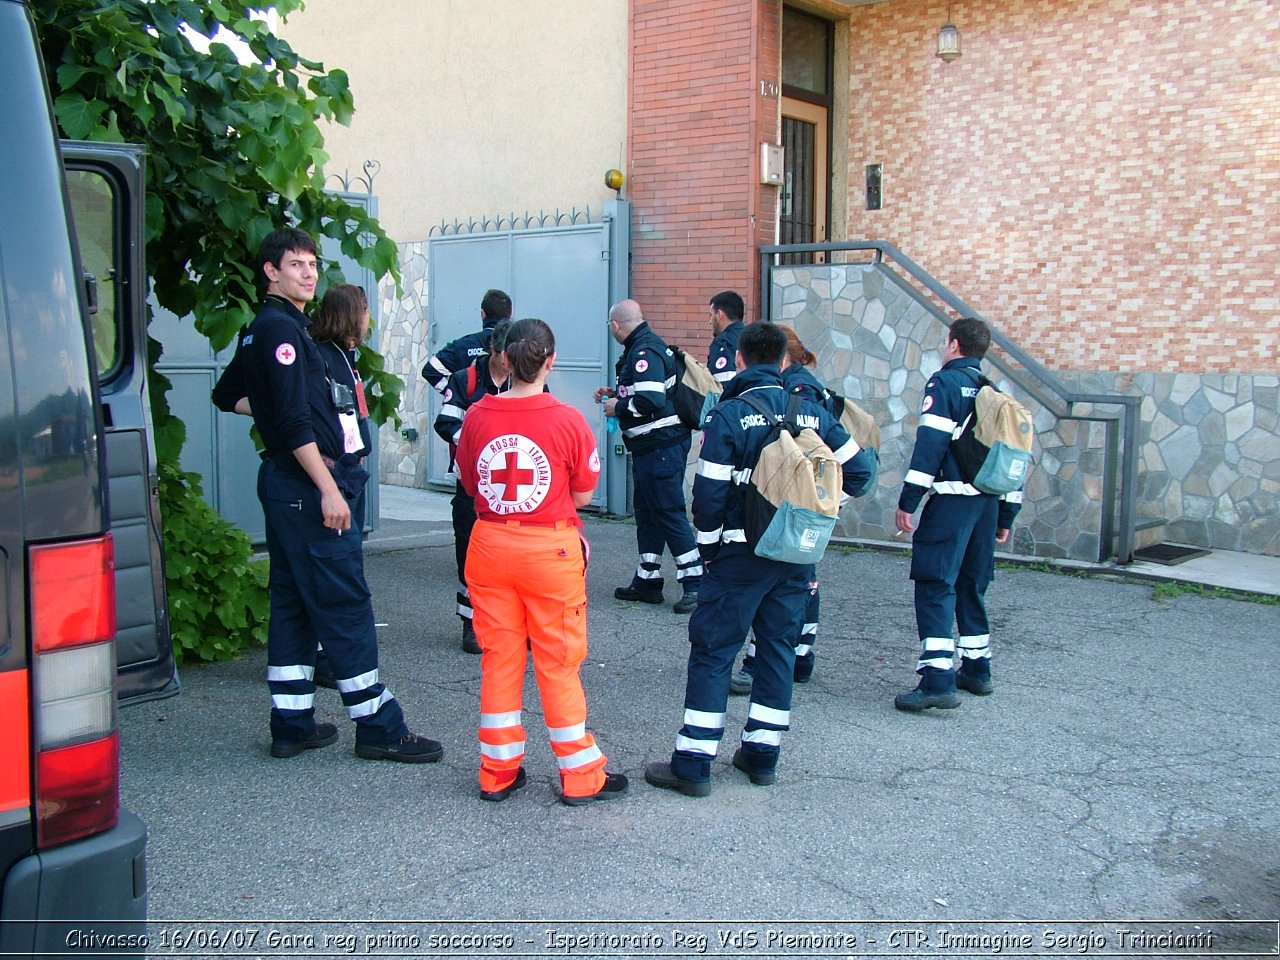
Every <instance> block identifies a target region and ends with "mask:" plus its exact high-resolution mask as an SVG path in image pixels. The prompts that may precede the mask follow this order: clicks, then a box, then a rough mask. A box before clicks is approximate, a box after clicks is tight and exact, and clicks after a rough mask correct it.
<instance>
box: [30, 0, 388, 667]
mask: <svg viewBox="0 0 1280 960" xmlns="http://www.w3.org/2000/svg"><path fill="white" fill-rule="evenodd" d="M257 5H258V6H260V5H261V4H260V3H258V4H257ZM273 6H274V9H275V11H276V12H277V14H278V15H279V16H280V17H282V18H283V17H285V16H287V15H288V14H289V13H290V12H292V11H294V10H297V9H299V8H301V6H302V3H301V0H276V2H275V3H274V4H273ZM254 9H255V8H254V6H251V5H250V4H249V3H246V2H243V0H32V2H31V10H32V14H33V16H34V18H35V22H36V27H37V30H38V32H39V35H40V45H41V52H42V55H43V58H44V62H45V72H46V75H47V76H48V78H49V85H50V88H51V93H52V95H53V101H54V112H55V116H56V118H57V122H58V125H59V127H60V128H61V132H62V134H63V135H64V136H66V137H68V138H70V139H74V140H98V141H106V142H129V143H140V144H142V145H144V146H145V147H146V151H147V196H146V220H147V223H146V244H147V249H146V256H147V267H148V272H149V274H150V279H151V283H152V290H153V292H154V294H155V298H156V300H158V301H159V303H160V304H161V305H162V306H164V307H165V308H166V309H168V310H170V311H172V312H173V313H175V314H176V315H178V316H180V317H185V316H188V315H191V316H192V317H193V318H194V322H195V327H196V329H197V330H198V331H199V332H200V333H202V334H203V335H204V336H205V337H207V338H208V339H209V342H210V344H211V345H212V346H213V348H214V349H215V350H220V349H222V348H223V347H225V346H227V345H228V344H229V343H230V342H231V341H232V339H233V338H234V337H235V335H236V334H237V332H238V331H239V330H240V329H241V327H243V326H245V325H246V324H248V323H249V322H250V321H251V320H252V319H253V315H254V311H255V309H256V307H257V305H258V302H259V294H258V289H257V285H256V282H255V270H256V265H255V257H256V254H257V249H258V245H259V244H260V243H261V242H262V239H263V238H264V237H265V236H266V235H267V234H268V233H270V232H271V231H272V230H273V229H275V228H276V227H279V226H283V225H285V224H292V225H296V226H298V227H300V228H301V229H303V230H306V231H307V232H309V233H311V234H312V235H313V236H320V235H322V234H323V235H324V236H326V237H329V238H331V239H333V240H336V241H337V242H338V243H339V245H340V247H341V249H342V252H343V253H344V254H345V255H347V256H349V257H351V258H352V259H354V260H355V261H356V262H357V263H359V264H360V265H361V266H362V267H366V268H368V269H369V270H370V271H372V273H373V275H374V276H375V277H377V278H379V279H381V278H382V277H384V276H387V275H388V274H390V275H391V276H392V277H393V278H394V279H395V281H396V283H397V284H398V283H399V280H400V275H399V272H398V269H397V266H396V247H395V244H394V243H393V242H392V241H391V240H390V239H389V238H388V237H387V235H386V234H385V233H384V232H383V230H382V228H381V227H380V226H379V225H378V222H377V220H376V219H374V218H373V217H371V216H369V214H368V213H367V212H366V211H365V210H364V209H363V208H361V207H357V206H352V205H351V204H349V203H347V202H346V201H344V200H342V199H341V198H339V197H336V196H333V195H332V194H329V193H326V192H325V190H324V165H325V163H326V162H327V161H328V159H329V157H328V154H326V153H325V151H324V136H323V134H322V132H321V130H320V126H319V124H320V123H321V122H326V121H329V122H336V123H342V124H347V123H350V121H351V116H352V112H353V110H354V102H353V99H352V96H351V89H350V85H349V83H348V80H347V75H346V74H345V73H343V72H342V71H341V70H327V71H326V69H325V67H324V65H323V64H321V63H318V62H316V61H313V60H307V59H304V58H302V57H300V56H298V55H297V54H296V53H295V52H294V51H293V49H292V48H291V47H290V46H289V44H288V43H287V42H285V41H284V40H282V39H281V38H279V37H277V36H274V35H272V33H271V32H270V30H269V29H268V28H267V25H266V24H265V23H263V22H262V21H261V20H260V19H256V18H255V17H254V16H253V15H252V11H253V10H254ZM219 28H221V29H222V30H224V31H227V32H229V33H230V34H232V35H234V36H235V37H236V38H238V40H239V41H240V42H241V43H242V44H243V45H244V46H246V47H247V48H248V49H249V51H251V53H252V55H253V57H254V58H256V62H253V61H251V62H245V63H242V62H241V61H240V60H239V59H238V58H237V56H236V54H235V53H234V52H233V51H232V49H231V47H230V46H228V45H227V44H226V43H224V42H220V41H216V40H215V41H214V42H212V43H210V44H209V48H208V52H207V53H202V52H200V51H199V50H198V49H197V48H196V47H195V46H193V43H192V40H191V39H190V36H189V35H188V34H187V33H186V32H184V31H185V30H187V29H189V30H194V31H195V32H197V33H199V34H201V35H203V36H204V37H214V36H215V35H216V34H218V31H219ZM342 279H343V278H342V276H341V272H340V271H339V269H338V268H337V266H336V265H335V264H332V263H331V264H327V265H326V266H325V271H324V276H323V278H322V290H321V291H320V292H321V293H323V287H324V286H328V285H331V284H334V283H339V282H342ZM148 353H149V361H150V366H151V371H150V378H151V380H150V383H151V396H152V415H153V423H154V426H155V442H156V451H157V455H158V460H159V464H158V467H159V472H160V493H161V506H162V511H163V514H164V541H165V553H166V558H167V559H166V562H167V580H168V585H169V605H170V625H171V628H172V632H173V637H174V650H175V653H176V654H177V656H178V657H179V659H181V658H182V657H183V656H184V655H185V656H193V657H195V658H197V659H205V660H212V659H223V658H226V657H228V656H233V655H234V654H235V653H236V652H238V651H239V650H241V649H243V648H244V647H245V646H247V645H250V644H253V643H261V642H263V641H264V640H265V637H266V616H267V609H268V597H267V588H266V564H264V563H253V562H252V561H251V560H250V557H251V555H252V546H251V544H250V543H249V540H248V538H247V537H245V536H244V535H243V534H242V533H240V531H238V530H236V529H235V528H234V527H232V526H231V525H230V524H229V523H227V522H226V521H225V520H223V519H222V518H221V517H219V516H218V514H217V513H216V512H215V511H214V510H212V509H211V508H210V507H209V506H208V505H207V504H206V503H205V502H204V500H203V498H202V497H201V493H200V482H199V477H198V476H196V475H194V474H189V473H184V472H182V471H181V469H180V468H179V467H178V456H179V454H180V453H181V450H182V444H183V441H184V439H185V432H186V431H185V428H184V426H183V424H182V422H181V421H180V420H178V419H177V418H176V417H174V416H172V415H171V414H170V413H169V410H168V404H167V402H166V394H167V393H168V390H169V382H168V381H167V380H166V379H165V378H164V377H163V376H160V375H159V374H157V373H156V371H155V363H156V362H157V361H158V360H159V357H160V348H159V344H158V343H157V342H156V341H155V340H152V339H150V338H148ZM360 369H361V373H362V376H363V378H364V381H365V386H366V395H367V397H368V400H369V407H370V413H371V414H372V416H373V418H374V420H375V421H376V422H378V423H381V422H383V421H385V420H388V419H389V420H392V421H394V422H395V423H396V424H397V425H398V423H399V417H398V415H397V413H396V410H397V407H398V406H399V404H400V394H401V391H402V390H403V388H404V385H403V383H402V382H401V380H400V379H399V378H398V377H397V376H395V375H394V374H392V373H390V372H388V371H387V370H385V369H384V364H383V360H382V357H380V356H379V355H378V354H377V353H376V352H375V351H372V350H370V349H369V348H367V347H362V349H361V353H360Z"/></svg>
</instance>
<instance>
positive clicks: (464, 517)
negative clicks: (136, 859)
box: [449, 481, 476, 623]
mask: <svg viewBox="0 0 1280 960" xmlns="http://www.w3.org/2000/svg"><path fill="white" fill-rule="evenodd" d="M449 503H450V505H451V506H452V507H453V559H454V561H455V562H456V563H457V565H458V583H459V584H460V586H459V587H458V593H457V598H458V616H459V617H461V618H462V620H463V621H464V622H467V623H470V622H471V619H472V616H471V591H470V590H468V589H467V572H466V571H467V550H468V549H469V548H470V547H471V531H472V529H473V528H474V527H475V525H476V502H475V500H473V499H472V497H471V494H469V493H467V491H466V490H463V489H462V481H458V487H457V489H456V490H454V492H453V499H452V500H450V501H449Z"/></svg>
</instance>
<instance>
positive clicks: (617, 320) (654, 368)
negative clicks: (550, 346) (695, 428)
mask: <svg viewBox="0 0 1280 960" xmlns="http://www.w3.org/2000/svg"><path fill="white" fill-rule="evenodd" d="M609 330H610V332H611V333H612V334H613V338H614V339H615V340H617V341H618V342H619V343H620V344H622V351H623V352H622V356H621V357H619V358H618V363H617V365H616V368H615V370H616V374H617V387H616V388H615V389H610V388H609V387H600V388H599V389H598V390H596V393H595V398H596V403H601V402H603V403H604V412H605V414H606V415H607V416H610V417H617V418H618V425H619V426H620V427H621V428H622V442H623V443H624V444H626V447H627V449H628V450H629V451H630V452H631V467H632V471H633V479H634V481H635V482H634V488H635V513H636V546H637V547H638V548H639V551H640V563H639V565H638V566H637V567H636V572H635V575H634V576H633V577H632V578H631V583H629V584H628V585H627V586H625V587H618V588H617V589H616V590H614V591H613V595H614V596H615V597H617V598H618V599H619V600H638V601H640V602H641V603H662V599H663V598H662V586H663V579H662V550H663V547H664V546H667V547H669V548H670V549H671V556H672V557H673V558H674V559H675V562H676V580H677V581H678V582H679V583H680V586H681V587H682V588H683V594H682V596H681V597H680V599H679V600H677V601H676V602H675V604H674V606H673V608H672V609H674V610H675V612H676V613H688V612H689V611H691V610H693V609H694V608H695V607H696V606H697V605H698V585H699V582H700V581H701V578H702V558H701V557H700V556H699V555H698V547H697V544H696V543H695V542H694V539H693V529H692V528H691V527H690V526H689V518H688V516H687V515H686V514H685V506H684V471H685V464H686V462H687V460H688V458H689V448H690V444H691V441H690V432H689V428H688V427H686V426H685V425H684V424H682V423H681V422H680V418H679V417H678V416H676V408H675V404H674V403H673V402H672V400H671V396H670V394H669V393H668V392H667V390H668V385H669V384H674V378H675V357H674V355H673V354H672V352H671V348H670V347H668V346H667V344H666V341H664V340H663V339H662V338H661V337H660V336H658V334H657V333H656V332H655V331H654V330H653V329H652V328H651V327H650V326H649V324H648V323H646V322H645V319H644V316H643V315H642V314H641V312H640V304H638V303H636V302H635V301H634V300H622V301H620V302H619V303H616V304H614V305H613V307H612V308H611V309H610V310H609Z"/></svg>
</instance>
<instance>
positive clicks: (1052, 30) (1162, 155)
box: [849, 0, 1280, 373]
mask: <svg viewBox="0 0 1280 960" xmlns="http://www.w3.org/2000/svg"><path fill="white" fill-rule="evenodd" d="M953 11H954V13H953V19H954V20H955V23H956V24H957V26H958V27H959V28H960V30H961V34H962V38H963V51H964V53H963V56H962V57H961V58H960V59H959V60H956V61H955V62H953V63H951V64H944V63H942V62H941V61H940V60H938V59H937V58H936V57H935V56H934V55H933V51H934V49H935V37H936V35H937V31H938V28H939V26H941V24H942V22H943V21H944V19H945V16H946V4H945V3H944V2H942V0H893V2H890V3H884V4H878V5H874V6H869V7H858V8H856V9H855V10H854V11H853V13H852V14H851V19H850V30H849V48H850V62H849V75H850V78H849V87H850V107H849V141H850V143H849V183H850V184H851V190H850V197H849V208H850V213H849V236H850V237H851V238H864V237H865V238H872V239H885V240H888V241H890V242H892V243H894V244H896V245H897V246H898V247H899V248H901V249H902V250H903V251H904V252H905V253H906V254H907V255H908V256H910V257H911V258H912V259H914V260H916V261H917V262H918V263H920V264H921V265H922V266H924V267H925V269H927V270H929V271H930V272H932V273H933V274H935V275H936V276H938V277H939V278H940V279H941V280H942V281H943V282H944V283H946V284H947V285H948V286H949V287H951V288H952V289H953V290H954V291H955V292H956V293H957V294H959V295H960V296H961V298H963V299H964V300H966V301H967V302H969V303H970V304H972V305H973V306H974V307H975V309H977V310H979V311H980V312H981V313H983V314H984V315H985V316H987V317H988V318H990V319H991V320H993V321H994V322H996V323H997V324H998V325H1000V326H1001V327H1003V328H1004V329H1005V330H1006V331H1007V332H1009V333H1010V334H1012V335H1013V337H1014V339H1015V340H1018V341H1020V342H1021V343H1022V344H1023V345H1024V346H1027V347H1029V348H1030V350H1031V352H1032V353H1033V354H1034V355H1036V356H1038V357H1040V358H1041V359H1043V360H1044V361H1045V362H1046V364H1047V365H1049V366H1051V367H1055V368H1058V369H1075V370H1089V369H1092V370H1111V371H1122V370H1129V371H1149V372H1197V373H1224V372H1231V371H1236V372H1273V371H1274V370H1275V368H1276V362H1277V355H1278V354H1280V66H1278V61H1277V53H1276V51H1277V50H1280V17H1277V16H1276V13H1277V7H1276V5H1275V4H1274V3H1267V2H1257V0H1215V2H1212V3H1206V2H1202V0H1137V2H1134V0H1089V2H1065V0H964V2H960V3H955V4H954V5H953ZM867 163H882V164H883V165H884V174H885V208H884V209H883V210H882V211H877V212H868V211H866V210H864V209H863V207H864V203H863V197H862V194H861V185H862V182H863V176H862V170H863V165H864V164H867Z"/></svg>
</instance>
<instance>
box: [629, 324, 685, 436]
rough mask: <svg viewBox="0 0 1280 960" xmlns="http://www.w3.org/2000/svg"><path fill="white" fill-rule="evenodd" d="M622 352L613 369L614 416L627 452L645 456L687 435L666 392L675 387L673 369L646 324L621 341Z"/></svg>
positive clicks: (668, 353) (661, 342) (660, 342)
mask: <svg viewBox="0 0 1280 960" xmlns="http://www.w3.org/2000/svg"><path fill="white" fill-rule="evenodd" d="M622 351H623V352H622V356H621V357H619V358H618V362H617V365H616V366H615V368H614V369H615V371H616V372H617V377H618V387H617V389H618V405H617V407H616V408H615V410H614V416H616V417H617V418H618V426H620V427H621V428H622V442H623V443H625V444H626V445H627V449H628V450H630V451H631V452H632V453H645V452H647V451H649V450H658V449H660V448H662V447H668V446H670V445H671V444H673V443H678V442H679V441H681V440H683V439H684V438H685V437H687V436H689V432H690V431H689V428H688V427H686V426H684V425H683V424H682V423H681V422H680V418H679V417H678V416H676V408H675V404H674V403H672V401H671V396H670V394H669V393H668V392H667V391H668V390H669V389H670V388H672V387H674V386H675V375H676V370H675V356H674V355H673V354H672V352H671V348H670V347H668V346H667V343H666V341H665V340H663V339H662V338H661V337H660V336H658V335H657V334H656V333H655V332H654V331H653V329H652V328H651V327H650V326H649V324H648V323H641V324H640V325H639V326H638V327H636V328H635V329H634V330H632V331H631V333H630V334H628V336H627V339H626V340H624V341H623V342H622Z"/></svg>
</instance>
